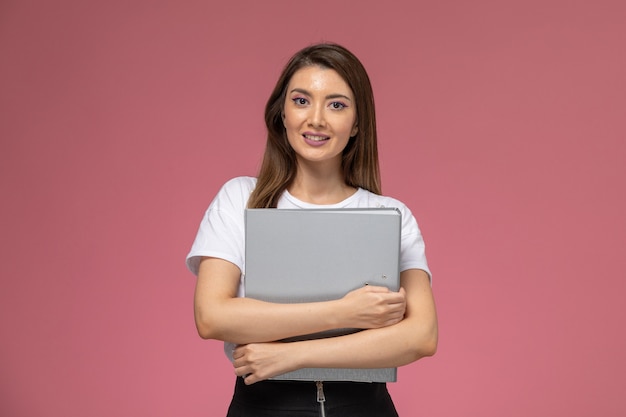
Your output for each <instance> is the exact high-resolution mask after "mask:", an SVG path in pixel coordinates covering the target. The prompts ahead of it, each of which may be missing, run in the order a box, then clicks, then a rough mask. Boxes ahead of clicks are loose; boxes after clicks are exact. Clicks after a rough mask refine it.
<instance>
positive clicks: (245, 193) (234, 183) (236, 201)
mask: <svg viewBox="0 0 626 417" xmlns="http://www.w3.org/2000/svg"><path fill="white" fill-rule="evenodd" d="M254 187H256V178H254V177H235V178H231V179H229V180H228V181H226V182H225V183H224V185H222V187H221V188H220V190H219V191H218V193H217V196H216V197H215V200H213V204H212V205H213V206H214V207H215V208H217V207H216V206H219V207H221V206H225V205H226V206H233V207H239V206H242V205H246V204H247V202H248V198H249V197H250V193H252V190H254Z"/></svg>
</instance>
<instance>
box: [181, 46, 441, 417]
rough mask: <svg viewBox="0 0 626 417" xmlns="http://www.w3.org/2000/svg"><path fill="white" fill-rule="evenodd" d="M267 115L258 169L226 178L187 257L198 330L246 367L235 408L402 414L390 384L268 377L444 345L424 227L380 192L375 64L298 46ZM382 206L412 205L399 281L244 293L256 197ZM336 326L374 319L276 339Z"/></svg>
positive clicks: (381, 416) (406, 358)
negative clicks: (285, 295)
mask: <svg viewBox="0 0 626 417" xmlns="http://www.w3.org/2000/svg"><path fill="white" fill-rule="evenodd" d="M265 122H266V125H267V129H268V136H267V144H266V149H265V155H264V158H263V162H262V166H261V169H260V172H259V176H258V178H250V177H239V178H235V179H233V180H230V181H229V182H227V183H226V184H225V185H224V186H223V187H222V189H221V190H220V191H219V193H218V195H217V196H216V197H215V199H214V200H213V202H212V203H211V205H210V206H209V208H208V210H207V212H206V215H205V217H204V218H203V220H202V222H201V225H200V229H199V231H198V235H197V237H196V240H195V242H194V244H193V246H192V249H191V252H190V253H189V255H188V258H187V265H188V266H189V268H190V269H191V271H192V272H194V273H195V274H197V277H198V279H197V285H196V291H195V320H196V326H197V328H198V332H199V334H200V336H201V337H203V338H206V339H218V340H222V341H224V342H226V343H225V351H226V354H227V356H228V357H229V358H230V360H231V361H232V363H233V366H234V369H235V374H236V375H237V378H236V384H235V393H234V396H233V399H232V402H231V405H230V408H229V412H228V416H229V417H235V416H241V417H243V416H254V417H263V416H272V417H276V416H290V417H293V416H319V415H320V413H325V414H323V415H326V416H329V417H330V416H342V417H349V416H359V417H366V416H377V417H386V416H397V413H396V410H395V407H394V405H393V402H392V401H391V399H390V397H389V394H388V392H387V387H386V385H385V384H384V383H359V382H324V383H323V386H319V385H316V384H315V383H314V382H296V381H293V382H289V381H281V382H279V381H271V380H268V378H271V377H273V376H276V375H280V374H283V373H285V372H288V371H293V370H296V369H300V368H315V367H320V368H388V367H397V366H402V365H405V364H408V363H411V362H413V361H416V360H418V359H420V358H422V357H425V356H430V355H433V354H434V353H435V351H436V347H437V318H436V312H435V305H434V301H433V296H432V292H431V287H430V272H429V270H428V265H427V263H426V258H425V255H424V243H423V240H422V237H421V233H420V231H419V229H418V226H417V223H416V221H415V218H414V217H413V215H412V214H411V212H410V211H409V209H408V208H407V207H406V206H405V205H404V204H403V203H401V202H400V201H398V200H395V199H393V198H390V197H384V196H381V195H380V194H381V190H380V177H379V168H378V151H377V138H376V118H375V113H374V98H373V93H372V88H371V85H370V81H369V78H368V76H367V73H366V72H365V69H364V68H363V66H362V64H361V63H360V62H359V60H358V59H357V58H356V57H355V56H354V55H353V54H352V53H350V52H349V51H348V50H346V49H345V48H343V47H341V46H339V45H336V44H318V45H313V46H310V47H307V48H305V49H303V50H301V51H299V52H298V53H296V54H295V55H294V56H293V57H292V59H291V60H290V61H289V63H288V64H287V66H286V67H285V69H284V70H283V72H282V74H281V76H280V78H279V80H278V83H277V84H276V87H275V88H274V91H273V92H272V94H271V96H270V98H269V100H268V103H267V106H266V109H265ZM382 206H385V207H397V208H398V209H399V210H400V211H401V213H402V223H403V224H402V241H401V260H400V270H401V277H400V279H401V287H402V288H401V289H400V291H398V292H392V291H389V290H387V289H386V288H383V287H375V286H365V287H364V288H361V289H358V290H355V291H352V292H350V293H348V294H346V295H345V297H343V298H341V299H339V300H335V301H327V302H318V303H303V304H273V303H267V302H262V301H258V300H254V299H250V298H245V297H242V296H243V279H244V272H245V259H244V241H243V240H244V209H245V208H246V207H251V208H278V209H282V208H320V207H345V208H358V207H382ZM336 328H360V329H365V330H363V331H361V332H358V333H354V334H350V335H346V336H339V337H334V338H327V339H317V340H308V341H300V342H293V343H281V342H276V341H277V340H281V339H284V338H287V337H292V336H296V335H301V334H309V333H316V332H320V331H325V330H329V329H336ZM320 390H323V391H322V392H319V391H320ZM318 394H323V395H324V397H325V401H322V400H323V399H324V398H318ZM318 400H319V401H318Z"/></svg>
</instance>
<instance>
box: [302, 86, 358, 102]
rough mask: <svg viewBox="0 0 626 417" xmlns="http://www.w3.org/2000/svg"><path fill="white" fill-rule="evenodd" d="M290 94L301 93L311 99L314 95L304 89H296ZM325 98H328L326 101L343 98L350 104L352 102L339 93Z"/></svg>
mask: <svg viewBox="0 0 626 417" xmlns="http://www.w3.org/2000/svg"><path fill="white" fill-rule="evenodd" d="M290 93H300V94H304V95H306V96H309V97H311V96H312V94H311V93H310V92H309V91H307V90H305V89H304V88H294V89H292V90H291V91H290ZM325 98H326V100H331V99H334V98H343V99H345V100H348V101H350V102H351V101H352V99H351V98H350V97H348V96H346V95H345V94H339V93H335V94H329V95H327V96H326V97H325Z"/></svg>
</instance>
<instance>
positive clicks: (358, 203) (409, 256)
mask: <svg viewBox="0 0 626 417" xmlns="http://www.w3.org/2000/svg"><path fill="white" fill-rule="evenodd" d="M255 186H256V178H252V177H237V178H233V179H232V180H230V181H228V182H226V184H224V186H222V188H221V190H220V191H219V192H218V193H217V196H216V197H215V199H214V200H213V202H211V204H210V205H209V208H208V209H207V211H206V213H205V215H204V217H203V218H202V222H201V223H200V228H199V229H198V234H197V235H196V239H195V241H194V242H193V245H192V247H191V251H190V252H189V254H188V255H187V267H188V268H189V270H190V271H191V272H193V273H194V274H196V275H197V274H198V266H199V264H200V259H201V258H202V257H203V256H210V257H214V258H220V259H224V260H226V261H228V262H231V263H233V264H235V265H236V266H237V267H238V268H239V270H240V271H241V278H242V282H241V284H243V279H244V276H245V270H246V267H245V265H246V262H245V229H244V210H245V208H246V206H247V204H248V198H249V197H250V193H252V190H253V189H254V187H255ZM373 207H393V208H398V209H399V210H400V212H401V213H402V240H401V244H400V271H405V270H407V269H422V270H424V271H426V272H427V273H428V275H430V270H429V269H428V264H427V262H426V255H425V252H424V240H423V239H422V234H421V233H420V230H419V228H418V226H417V222H416V220H415V218H414V217H413V214H411V211H410V210H409V209H408V207H407V206H405V205H404V204H403V203H402V202H400V201H398V200H396V199H394V198H391V197H384V196H380V195H377V194H374V193H371V192H369V191H367V190H364V189H362V188H359V189H358V190H357V192H356V193H354V194H353V195H351V196H350V197H348V198H347V199H345V200H343V201H341V202H340V203H337V204H327V205H318V204H311V203H306V202H304V201H301V200H298V199H297V198H295V197H294V196H292V195H291V194H289V192H288V191H285V192H284V193H283V195H282V196H281V198H280V199H279V200H278V205H277V208H278V209H294V208H373ZM243 295H244V294H243V285H240V288H239V296H243Z"/></svg>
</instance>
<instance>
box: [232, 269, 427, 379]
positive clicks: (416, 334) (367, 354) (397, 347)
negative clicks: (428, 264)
mask: <svg viewBox="0 0 626 417" xmlns="http://www.w3.org/2000/svg"><path fill="white" fill-rule="evenodd" d="M401 282H402V287H403V288H404V289H405V290H406V300H407V307H406V315H405V318H404V320H402V321H400V322H399V323H397V324H395V325H392V326H388V327H382V328H378V329H372V330H365V331H362V332H358V333H354V334H350V335H346V336H340V337H334V338H327V339H317V340H309V341H303V342H293V343H260V344H256V343H255V344H249V345H245V346H239V347H237V349H236V350H235V352H234V359H235V361H234V367H235V373H236V374H237V375H239V376H246V384H252V383H254V382H258V381H261V380H264V379H267V378H270V377H272V376H276V375H280V374H282V373H285V372H289V371H293V370H296V369H301V368H387V367H396V366H401V365H406V364H408V363H411V362H414V361H416V360H418V359H420V358H422V357H424V356H432V355H434V354H435V351H436V350H437V314H436V310H435V303H434V300H433V295H432V291H431V287H430V282H429V278H428V275H427V274H426V273H425V272H424V271H421V270H418V269H411V270H407V271H404V272H403V273H402V275H401Z"/></svg>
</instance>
